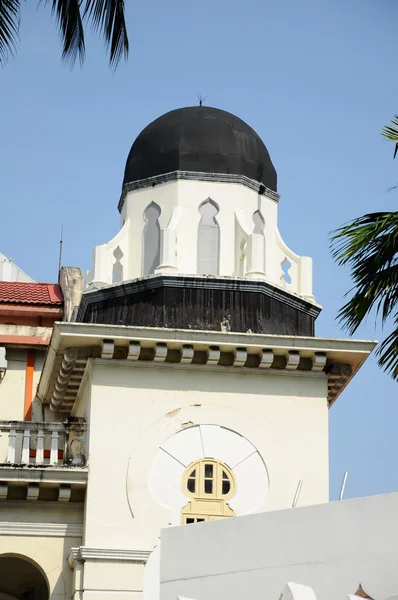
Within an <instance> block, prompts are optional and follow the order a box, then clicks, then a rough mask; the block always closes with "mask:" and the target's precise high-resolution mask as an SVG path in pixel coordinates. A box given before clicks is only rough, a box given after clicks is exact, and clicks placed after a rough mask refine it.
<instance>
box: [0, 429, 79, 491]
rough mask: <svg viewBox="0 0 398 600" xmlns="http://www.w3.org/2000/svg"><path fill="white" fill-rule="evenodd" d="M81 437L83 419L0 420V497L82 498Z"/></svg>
mask: <svg viewBox="0 0 398 600" xmlns="http://www.w3.org/2000/svg"><path fill="white" fill-rule="evenodd" d="M85 438H86V423H85V422H84V420H83V419H76V418H75V419H72V418H70V419H68V420H67V421H65V422H64V423H59V422H36V423H34V422H28V421H0V499H3V500H4V499H7V500H43V501H44V500H51V501H58V502H79V501H82V500H83V499H84V492H85V489H86V484H87V469H86V457H85V447H86V443H85Z"/></svg>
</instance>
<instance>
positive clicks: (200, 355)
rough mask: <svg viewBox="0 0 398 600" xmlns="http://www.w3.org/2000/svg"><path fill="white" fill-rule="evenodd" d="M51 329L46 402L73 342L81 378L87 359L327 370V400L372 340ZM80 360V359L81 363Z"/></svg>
mask: <svg viewBox="0 0 398 600" xmlns="http://www.w3.org/2000/svg"><path fill="white" fill-rule="evenodd" d="M54 334H55V338H54V339H56V340H57V343H56V344H53V343H52V344H51V347H50V351H49V355H51V353H53V354H57V356H58V357H59V358H60V360H59V361H58V362H56V361H54V360H51V357H50V362H49V363H48V364H47V362H46V363H45V365H44V368H43V372H42V378H41V383H42V385H43V388H42V389H44V390H45V389H47V390H49V392H48V393H47V395H40V398H41V400H42V401H43V402H44V403H50V404H51V402H52V393H51V389H52V388H54V385H55V383H56V382H57V380H58V378H59V377H60V369H61V368H62V364H63V360H62V356H63V355H64V356H65V355H66V354H67V353H68V352H70V349H71V348H74V349H75V350H76V355H77V356H78V357H79V359H78V360H76V363H75V364H77V365H78V366H77V367H76V368H77V369H78V373H77V374H76V375H74V377H75V376H76V377H77V376H79V381H80V382H81V381H83V375H84V372H85V369H86V367H87V364H90V363H91V360H92V359H95V360H100V361H101V362H102V363H109V366H110V367H111V366H114V367H115V368H116V367H124V368H130V367H132V366H144V365H145V368H160V367H162V368H168V369H179V368H183V369H192V370H209V369H210V370H218V371H219V372H220V373H221V372H223V373H226V374H227V373H237V372H241V373H245V374H247V375H248V374H249V373H253V374H256V375H261V376H266V374H269V375H273V374H278V373H281V372H285V373H286V376H290V375H292V374H298V373H299V372H301V373H302V374H303V376H311V375H314V376H318V375H320V376H322V375H323V376H325V375H326V376H327V378H328V382H329V387H328V400H329V406H331V405H332V403H333V402H334V401H335V400H336V398H337V397H338V395H339V394H340V393H341V391H342V390H343V389H344V387H345V386H346V385H347V383H348V382H349V381H350V380H351V379H352V377H353V376H354V375H355V373H356V371H357V370H358V369H359V367H360V366H361V365H362V363H363V362H364V361H365V360H366V358H367V356H368V355H369V354H370V352H371V351H372V350H373V348H374V347H375V345H376V342H373V341H363V340H351V339H348V340H347V339H329V338H317V337H305V336H292V335H271V334H252V333H234V332H218V331H217V332H216V331H211V332H210V331H199V330H195V331H193V330H182V329H166V328H162V327H158V328H155V327H154V328H150V327H132V326H123V325H98V324H90V323H59V324H57V325H56V331H54ZM80 362H84V365H85V367H84V369H83V367H82V366H80ZM57 365H58V366H57ZM73 368H75V367H73ZM86 377H88V372H87V374H86ZM81 386H82V384H80V388H79V389H81ZM39 391H40V386H39ZM78 397H79V390H78V388H77V387H76V388H75V390H74V392H73V395H72V393H71V392H70V393H68V394H66V395H65V397H63V398H61V397H60V400H61V404H60V405H59V407H58V409H59V410H61V411H63V412H67V413H71V411H73V407H74V405H75V402H76V399H77V398H78ZM0 479H1V470H0Z"/></svg>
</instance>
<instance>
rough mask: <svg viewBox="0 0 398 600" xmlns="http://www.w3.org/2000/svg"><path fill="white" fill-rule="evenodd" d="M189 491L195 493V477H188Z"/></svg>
mask: <svg viewBox="0 0 398 600" xmlns="http://www.w3.org/2000/svg"><path fill="white" fill-rule="evenodd" d="M187 488H188V492H191V494H194V493H195V479H188V485H187Z"/></svg>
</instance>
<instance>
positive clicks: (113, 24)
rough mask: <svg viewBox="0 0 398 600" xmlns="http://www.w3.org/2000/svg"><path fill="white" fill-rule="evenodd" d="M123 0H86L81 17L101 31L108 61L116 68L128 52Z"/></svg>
mask: <svg viewBox="0 0 398 600" xmlns="http://www.w3.org/2000/svg"><path fill="white" fill-rule="evenodd" d="M124 9H125V4H124V0H86V7H85V10H84V13H83V18H86V17H87V19H88V20H89V21H91V24H92V26H93V29H94V30H99V31H100V32H102V34H103V36H104V38H105V42H106V44H107V46H108V48H109V63H110V65H111V66H112V67H114V68H116V67H117V65H118V64H119V62H120V59H121V58H122V56H123V55H124V57H125V58H127V56H128V52H129V40H128V35H127V26H126V21H125V16H124Z"/></svg>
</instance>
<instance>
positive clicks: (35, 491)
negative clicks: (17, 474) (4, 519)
mask: <svg viewBox="0 0 398 600" xmlns="http://www.w3.org/2000/svg"><path fill="white" fill-rule="evenodd" d="M39 492H40V485H39V484H38V483H28V491H27V493H26V500H37V499H38V497H39Z"/></svg>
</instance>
